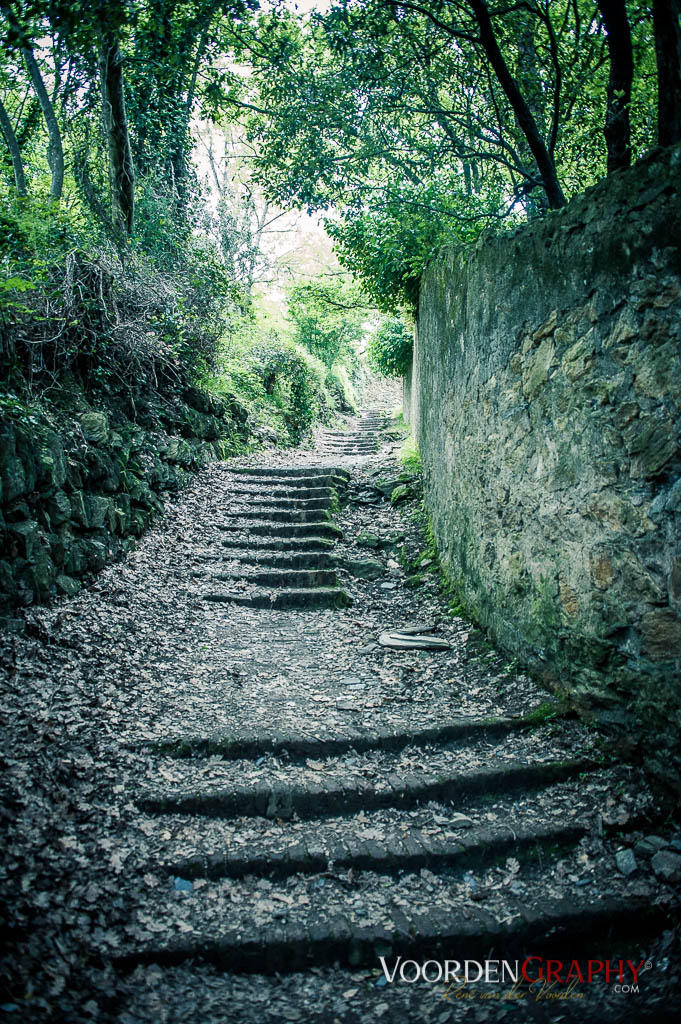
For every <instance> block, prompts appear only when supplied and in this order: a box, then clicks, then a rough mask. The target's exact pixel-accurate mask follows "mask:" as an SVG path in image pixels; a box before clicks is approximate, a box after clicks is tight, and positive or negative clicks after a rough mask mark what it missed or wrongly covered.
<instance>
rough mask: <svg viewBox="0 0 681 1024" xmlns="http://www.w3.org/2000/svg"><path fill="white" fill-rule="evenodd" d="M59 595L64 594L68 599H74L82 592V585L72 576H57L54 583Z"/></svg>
mask: <svg viewBox="0 0 681 1024" xmlns="http://www.w3.org/2000/svg"><path fill="white" fill-rule="evenodd" d="M54 583H55V586H56V588H57V591H58V593H60V594H64V595H65V596H66V597H73V595H74V594H77V593H78V591H79V590H80V583H79V582H78V580H74V579H73V577H72V576H65V575H64V574H62V575H61V576H57V578H56V580H55V581H54Z"/></svg>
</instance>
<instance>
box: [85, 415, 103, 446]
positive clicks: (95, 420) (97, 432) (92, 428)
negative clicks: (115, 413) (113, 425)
mask: <svg viewBox="0 0 681 1024" xmlns="http://www.w3.org/2000/svg"><path fill="white" fill-rule="evenodd" d="M80 427H81V430H82V431H83V435H84V437H85V440H86V441H92V442H93V443H94V444H105V443H106V442H107V441H108V439H109V420H108V418H107V417H106V416H105V414H104V413H103V412H85V413H83V415H82V416H81V417H80Z"/></svg>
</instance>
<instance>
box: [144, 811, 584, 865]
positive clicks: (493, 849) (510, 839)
mask: <svg viewBox="0 0 681 1024" xmlns="http://www.w3.org/2000/svg"><path fill="white" fill-rule="evenodd" d="M443 810H446V809H445V808H443ZM318 828H319V825H318ZM588 828H589V823H588V822H587V821H582V822H581V823H575V822H571V823H569V824H556V823H545V824H543V825H540V826H537V825H532V826H523V825H522V824H518V823H517V822H515V821H514V826H513V828H509V826H508V825H504V824H496V825H490V826H488V827H487V828H478V829H472V830H470V831H466V832H464V833H462V834H461V835H460V836H459V837H451V838H449V837H447V838H440V837H436V836H432V835H429V834H427V833H425V832H423V831H422V830H420V829H419V828H418V827H414V828H412V829H410V830H409V832H407V833H405V832H403V831H397V830H394V831H392V832H391V833H390V832H389V833H387V834H384V835H383V836H382V837H381V838H380V839H362V838H358V837H357V836H355V835H354V834H353V833H352V831H349V833H348V834H347V835H344V836H343V838H339V839H336V840H335V841H332V842H330V843H324V844H322V843H320V841H319V839H318V837H317V836H316V835H314V834H313V835H311V836H310V837H309V838H307V839H306V838H305V837H302V838H301V839H300V841H297V842H295V843H294V844H293V845H291V843H290V839H289V841H288V842H286V837H285V836H282V837H281V838H280V839H279V840H278V841H272V840H270V841H265V842H263V841H262V840H261V841H260V842H258V843H254V844H249V845H248V846H246V848H244V847H239V848H234V847H232V849H228V848H227V847H223V848H222V849H221V850H220V851H218V852H217V853H214V852H211V853H201V852H197V853H195V854H193V855H192V856H190V857H184V858H182V859H181V860H175V861H167V862H166V863H164V864H163V865H162V867H163V870H165V871H166V872H167V873H168V874H171V875H176V876H177V875H179V876H180V877H181V878H192V879H194V878H209V879H216V878H243V877H244V876H246V875H259V876H262V877H269V878H287V877H289V876H291V875H299V874H316V873H318V872H320V871H328V870H329V865H330V864H331V865H332V866H333V870H334V871H336V872H338V871H348V870H350V869H352V870H353V871H355V872H356V871H371V872H374V873H376V874H395V873H397V872H403V871H420V870H421V869H422V868H427V869H428V870H430V871H436V872H442V871H454V870H455V871H457V872H461V871H464V870H465V869H466V868H468V867H475V868H476V869H478V870H479V869H480V868H483V867H486V866H488V865H489V864H493V863H495V862H496V861H498V860H499V859H500V858H502V857H508V856H511V855H512V854H515V855H518V856H520V857H523V858H525V859H526V858H527V857H536V856H537V855H538V853H539V851H541V853H542V860H543V861H544V862H547V861H548V860H550V859H551V858H552V857H555V856H557V855H558V853H559V849H560V848H563V847H565V846H568V845H571V844H574V843H575V842H576V841H577V840H578V839H581V837H582V836H584V835H585V834H586V832H587V831H588ZM296 838H298V837H296Z"/></svg>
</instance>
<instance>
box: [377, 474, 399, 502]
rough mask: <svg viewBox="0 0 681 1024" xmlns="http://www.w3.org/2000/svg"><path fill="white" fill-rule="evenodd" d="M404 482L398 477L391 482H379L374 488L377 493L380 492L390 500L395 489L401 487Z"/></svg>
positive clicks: (390, 480)
mask: <svg viewBox="0 0 681 1024" xmlns="http://www.w3.org/2000/svg"><path fill="white" fill-rule="evenodd" d="M404 482H405V481H404V480H402V479H401V477H399V476H398V477H393V478H392V479H389V480H377V481H376V483H375V484H374V485H373V486H374V487H375V488H376V490H377V491H380V492H381V494H382V495H383V496H384V497H386V498H389V497H390V495H391V494H392V493H393V491H394V490H395V488H397V487H399V486H400V485H401V484H403V483H404Z"/></svg>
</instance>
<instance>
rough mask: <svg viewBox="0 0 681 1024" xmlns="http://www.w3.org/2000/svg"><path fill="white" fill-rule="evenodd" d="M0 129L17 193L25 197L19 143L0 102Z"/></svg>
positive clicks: (22, 164)
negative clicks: (10, 163) (10, 161)
mask: <svg viewBox="0 0 681 1024" xmlns="http://www.w3.org/2000/svg"><path fill="white" fill-rule="evenodd" d="M0 129H1V130H2V134H3V135H4V136H5V142H6V143H7V148H8V150H9V155H10V157H11V158H12V170H13V171H14V183H15V185H16V187H17V192H18V193H19V195H20V196H25V195H26V178H25V177H24V162H23V160H22V159H21V150H20V149H19V143H18V142H17V137H16V135H15V134H14V129H13V128H12V122H11V121H10V119H9V116H8V114H7V111H6V110H5V108H4V106H3V105H2V100H0Z"/></svg>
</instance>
